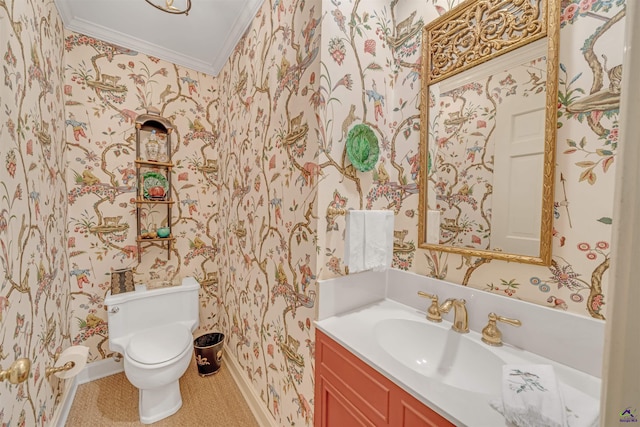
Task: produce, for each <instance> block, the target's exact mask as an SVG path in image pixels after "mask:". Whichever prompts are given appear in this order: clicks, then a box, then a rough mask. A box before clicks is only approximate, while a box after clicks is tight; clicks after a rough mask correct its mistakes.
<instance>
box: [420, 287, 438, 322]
mask: <svg viewBox="0 0 640 427" xmlns="http://www.w3.org/2000/svg"><path fill="white" fill-rule="evenodd" d="M418 295H420V296H421V297H423V298H430V299H431V305H430V306H429V308H428V309H427V320H431V321H432V322H442V314H440V307H439V306H438V295H435V294H433V295H432V294H428V293H426V292H422V291H418Z"/></svg>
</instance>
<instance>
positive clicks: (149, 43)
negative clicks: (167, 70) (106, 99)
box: [55, 0, 263, 76]
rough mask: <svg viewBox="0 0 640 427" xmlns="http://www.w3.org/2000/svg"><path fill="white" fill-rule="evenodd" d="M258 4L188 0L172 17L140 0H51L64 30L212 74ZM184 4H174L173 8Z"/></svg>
mask: <svg viewBox="0 0 640 427" xmlns="http://www.w3.org/2000/svg"><path fill="white" fill-rule="evenodd" d="M154 1H155V3H156V4H159V5H162V6H164V5H165V0H154ZM262 2H263V0H192V2H191V3H192V6H191V10H190V12H189V14H188V15H184V14H181V15H175V14H170V13H166V12H163V11H161V10H158V9H156V8H154V7H153V6H151V5H149V4H147V2H146V1H145V0H55V3H56V6H57V8H58V11H59V12H60V15H61V16H62V20H63V22H64V25H65V28H67V29H69V30H72V31H75V32H77V33H80V34H85V35H87V36H91V37H94V38H97V39H100V40H103V41H106V42H109V43H113V44H116V45H118V46H121V47H124V48H127V49H131V50H135V51H137V52H140V53H144V54H146V55H151V56H155V57H157V58H160V59H164V60H166V61H169V62H172V63H174V64H178V65H182V66H184V67H187V68H191V69H193V70H196V71H201V72H203V73H207V74H211V75H214V76H215V75H217V74H218V73H219V72H220V69H221V68H222V67H223V65H224V64H225V63H226V61H227V59H228V58H229V56H230V55H231V52H232V51H233V48H234V47H235V46H236V44H237V43H238V40H240V38H241V37H242V35H243V34H244V32H245V31H246V29H247V28H248V26H249V24H250V23H251V21H252V20H253V18H254V16H255V15H256V13H257V12H258V10H259V9H260V6H261V5H262ZM184 4H185V0H175V2H174V6H177V7H179V8H182V6H183V5H184Z"/></svg>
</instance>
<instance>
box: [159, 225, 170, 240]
mask: <svg viewBox="0 0 640 427" xmlns="http://www.w3.org/2000/svg"><path fill="white" fill-rule="evenodd" d="M156 233H157V234H158V237H162V238H163V239H164V238H166V237H169V235H170V234H171V229H170V228H169V227H160V228H158V229H157V230H156Z"/></svg>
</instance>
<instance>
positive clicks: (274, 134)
mask: <svg viewBox="0 0 640 427" xmlns="http://www.w3.org/2000/svg"><path fill="white" fill-rule="evenodd" d="M456 4H458V1H457V0H427V1H425V2H415V1H412V0H393V1H383V0H374V1H367V2H363V1H361V0H342V1H335V0H324V1H317V0H316V1H308V0H307V1H305V0H279V1H266V2H265V3H264V5H263V7H262V9H261V10H260V12H259V13H258V14H257V16H256V17H255V19H254V21H253V23H252V25H251V26H250V27H249V29H248V30H247V32H246V33H245V35H244V36H243V38H242V39H241V40H240V42H239V44H238V46H237V47H236V49H235V50H234V51H233V53H232V55H231V57H230V58H229V60H228V63H227V64H226V66H225V67H224V68H223V70H222V71H221V73H220V74H219V75H218V76H216V77H213V76H208V75H204V74H202V73H197V72H194V71H192V70H188V69H185V68H182V67H179V66H177V65H174V64H170V63H167V62H165V61H162V60H159V59H157V58H154V57H149V56H146V55H144V54H141V53H138V52H133V51H130V50H128V49H125V48H122V47H118V46H114V45H111V44H108V43H105V42H103V41H100V40H96V39H93V38H91V37H87V36H84V35H81V34H76V33H73V32H70V31H65V30H64V29H63V27H62V22H61V20H60V17H59V14H58V12H57V10H56V9H55V7H54V5H53V3H46V4H40V3H38V2H34V1H32V0H25V1H20V2H18V1H15V0H6V1H0V19H1V20H2V22H3V25H1V26H0V34H2V36H3V37H2V38H1V40H4V43H3V44H2V46H0V49H2V60H1V62H2V77H3V84H2V85H0V99H2V104H3V106H2V112H1V113H0V115H2V119H1V120H0V138H1V139H2V141H3V143H2V144H0V158H2V159H3V161H4V163H3V165H4V167H2V168H0V177H1V181H2V187H1V188H0V193H1V194H2V202H0V242H1V243H0V246H1V247H0V259H1V264H0V267H1V268H2V277H3V278H4V279H3V280H2V284H1V285H0V323H1V324H2V328H1V330H2V331H3V333H2V335H1V336H0V359H1V360H2V365H3V366H4V365H5V364H8V363H10V362H11V361H12V360H13V359H15V358H18V357H21V356H27V357H30V358H32V360H33V361H34V366H33V368H32V373H31V377H30V378H29V380H28V381H27V382H26V383H24V384H21V385H18V386H15V385H10V384H8V383H3V384H2V385H0V387H2V393H1V395H0V399H1V400H2V408H3V409H2V410H1V411H0V423H3V424H11V425H17V426H22V425H36V424H37V425H47V423H48V422H49V420H50V419H51V418H52V416H53V414H54V412H55V411H56V409H57V408H58V405H59V402H60V399H61V394H62V390H63V388H64V384H63V383H62V382H60V381H58V380H51V381H48V380H46V379H44V375H43V372H44V371H43V370H44V368H45V366H46V365H47V364H48V363H50V362H51V360H52V358H53V355H54V354H55V352H56V351H57V350H62V349H64V348H66V347H68V346H69V345H71V344H82V345H87V346H89V347H90V362H94V361H99V360H102V359H105V358H108V357H111V356H113V354H112V353H111V352H110V351H109V349H108V344H107V339H108V329H107V324H106V318H107V316H106V312H105V307H104V297H105V295H106V292H107V289H108V284H109V273H110V272H111V270H112V269H118V268H122V267H130V266H131V267H133V266H136V264H137V246H136V245H135V219H134V210H135V206H134V203H133V201H132V199H133V198H134V197H135V178H134V176H135V169H134V163H133V162H134V158H135V153H134V142H135V141H134V139H133V135H134V128H133V120H134V119H135V117H136V116H137V115H138V114H140V113H144V112H145V109H146V108H147V107H155V108H158V109H159V110H160V111H161V114H162V115H163V116H164V117H167V118H168V119H169V120H171V121H172V123H173V124H174V126H175V128H176V130H175V136H174V137H173V138H172V141H173V147H172V150H173V152H172V157H173V160H174V163H175V165H176V166H175V167H174V174H175V175H174V176H173V179H172V184H173V188H172V193H173V195H174V198H175V200H176V205H175V209H174V211H175V215H174V218H173V220H172V224H171V227H172V231H173V233H174V235H175V237H176V245H175V249H174V251H173V253H172V255H171V259H170V260H168V259H167V257H166V250H164V251H163V250H162V249H160V248H153V247H152V248H150V249H148V250H146V251H145V252H144V254H143V257H142V264H141V265H140V266H137V272H136V280H139V281H151V280H158V279H165V278H180V277H183V276H187V275H191V276H195V277H196V278H197V279H198V280H199V281H200V282H201V283H202V289H201V293H200V301H201V315H200V316H201V317H200V324H201V326H200V331H201V332H204V331H212V330H220V331H222V332H224V333H225V334H226V335H227V343H226V344H227V348H228V349H229V352H230V354H229V356H230V357H232V358H233V360H234V361H236V362H237V363H238V364H239V365H240V366H241V368H242V370H243V373H244V376H245V378H246V380H247V382H249V383H251V384H252V386H253V388H254V391H255V392H256V395H257V396H259V397H260V399H261V400H262V404H263V405H264V408H265V410H266V411H268V412H269V413H270V414H271V416H273V418H274V420H275V423H276V424H278V425H293V424H295V425H308V426H310V425H312V423H313V410H312V408H313V403H314V396H313V381H314V380H313V374H314V344H315V338H314V329H313V321H314V319H315V313H316V297H317V294H318V289H317V280H319V279H326V278H331V277H336V276H340V275H344V274H345V267H344V263H343V256H344V254H343V245H344V238H343V234H344V217H340V216H336V217H330V216H327V215H326V212H327V208H328V207H329V206H332V207H339V208H354V209H391V210H393V211H394V212H395V233H394V236H395V244H394V264H393V266H394V267H395V268H399V269H403V270H409V271H413V272H416V273H419V274H423V275H430V276H434V277H438V278H442V279H446V280H449V281H451V282H455V283H459V284H461V285H466V286H472V287H475V288H478V289H482V290H486V291H489V292H495V293H499V294H502V295H507V296H511V297H514V298H520V299H524V300H527V301H531V302H533V303H536V304H541V305H544V306H548V307H552V308H555V309H562V310H568V311H571V312H574V313H576V314H580V315H584V316H592V317H596V318H605V317H606V295H607V289H608V286H609V284H608V275H607V271H608V268H609V263H610V252H609V251H610V239H611V230H610V228H611V227H610V225H611V223H612V221H613V220H614V219H613V218H612V205H613V200H612V197H613V191H612V190H613V185H614V184H613V175H614V170H615V157H616V147H617V144H618V102H619V93H620V75H621V67H622V46H621V44H620V43H619V40H620V39H621V38H622V32H623V29H624V15H625V3H624V1H622V0H574V1H564V2H563V3H562V17H561V26H562V29H561V37H560V38H561V39H560V42H561V58H560V61H561V76H560V82H559V83H560V97H559V100H558V156H557V160H558V165H557V173H556V176H557V182H556V188H557V191H556V197H555V207H556V210H555V214H556V218H555V223H554V245H553V264H552V265H551V266H550V267H548V268H545V267H537V266H530V265H523V264H513V263H506V262H499V261H488V260H483V259H477V258H465V257H461V256H458V255H449V254H445V253H440V252H430V251H424V250H419V249H416V245H415V242H416V239H417V218H418V215H417V208H418V184H417V182H418V172H419V169H420V167H424V165H421V164H420V163H419V160H418V144H419V131H420V126H421V124H420V122H419V111H418V106H419V89H420V75H419V70H420V45H421V40H420V29H421V28H422V26H423V25H424V24H426V23H428V22H430V21H431V20H433V19H435V18H437V17H438V16H439V15H440V14H442V13H444V12H445V11H446V10H449V9H450V8H451V7H454V6H455V5H456ZM194 7H195V5H194ZM5 24H6V25H5ZM359 123H365V124H367V125H369V127H370V128H371V129H373V131H374V132H375V134H376V136H377V138H378V141H379V144H380V159H379V160H378V162H377V164H376V165H375V168H374V169H373V170H372V171H370V172H365V173H363V172H359V171H356V169H355V168H354V167H353V166H352V165H351V164H350V162H349V160H348V159H347V157H346V154H345V142H346V135H347V134H348V131H349V130H350V129H351V128H352V127H353V126H354V125H356V124H359ZM148 215H149V216H153V220H154V221H157V222H160V221H161V220H160V219H159V217H156V213H153V212H150V213H149V214H148ZM148 219H149V220H151V219H152V218H148ZM567 333H568V334H570V333H571V331H567Z"/></svg>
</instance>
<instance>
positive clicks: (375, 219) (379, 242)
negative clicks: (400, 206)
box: [364, 210, 393, 271]
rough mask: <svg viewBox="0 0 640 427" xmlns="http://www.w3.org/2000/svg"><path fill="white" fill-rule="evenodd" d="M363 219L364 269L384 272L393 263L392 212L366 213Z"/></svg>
mask: <svg viewBox="0 0 640 427" xmlns="http://www.w3.org/2000/svg"><path fill="white" fill-rule="evenodd" d="M364 218H365V220H364V267H365V269H366V270H369V269H373V270H374V271H383V270H386V269H387V268H389V267H391V262H392V261H393V211H389V210H380V211H366V213H365V216H364Z"/></svg>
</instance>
